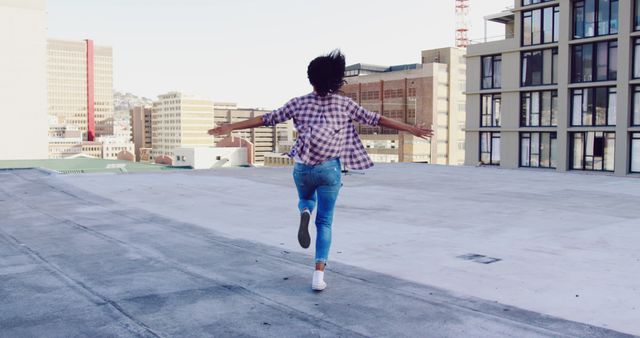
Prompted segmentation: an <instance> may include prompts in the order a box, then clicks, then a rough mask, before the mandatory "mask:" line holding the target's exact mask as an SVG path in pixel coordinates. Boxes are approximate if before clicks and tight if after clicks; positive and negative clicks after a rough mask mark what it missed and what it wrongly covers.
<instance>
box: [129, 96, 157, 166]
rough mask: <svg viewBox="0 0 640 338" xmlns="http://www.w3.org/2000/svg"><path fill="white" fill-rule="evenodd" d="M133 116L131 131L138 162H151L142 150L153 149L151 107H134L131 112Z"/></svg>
mask: <svg viewBox="0 0 640 338" xmlns="http://www.w3.org/2000/svg"><path fill="white" fill-rule="evenodd" d="M129 113H130V115H131V122H130V124H131V131H132V135H133V144H134V146H135V152H134V153H135V156H136V161H138V162H140V161H149V158H148V157H147V156H143V155H146V153H144V151H141V150H140V149H151V133H152V132H151V130H152V126H151V114H152V109H151V107H143V106H138V107H133V108H132V109H131V110H130V111H129Z"/></svg>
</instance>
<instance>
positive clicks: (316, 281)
mask: <svg viewBox="0 0 640 338" xmlns="http://www.w3.org/2000/svg"><path fill="white" fill-rule="evenodd" d="M326 287H327V283H325V282H324V271H318V270H316V271H314V272H313V281H312V282H311V289H313V290H314V291H322V290H324V289H325V288H326Z"/></svg>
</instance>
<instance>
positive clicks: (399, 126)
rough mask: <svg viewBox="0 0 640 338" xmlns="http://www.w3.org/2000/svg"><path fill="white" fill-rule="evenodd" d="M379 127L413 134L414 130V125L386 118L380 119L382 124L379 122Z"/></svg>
mask: <svg viewBox="0 0 640 338" xmlns="http://www.w3.org/2000/svg"><path fill="white" fill-rule="evenodd" d="M378 125H379V126H382V127H386V128H391V129H395V130H400V131H406V132H411V131H412V128H413V126H412V125H409V124H406V123H402V122H400V121H396V120H392V119H389V118H386V117H384V116H382V117H380V122H378Z"/></svg>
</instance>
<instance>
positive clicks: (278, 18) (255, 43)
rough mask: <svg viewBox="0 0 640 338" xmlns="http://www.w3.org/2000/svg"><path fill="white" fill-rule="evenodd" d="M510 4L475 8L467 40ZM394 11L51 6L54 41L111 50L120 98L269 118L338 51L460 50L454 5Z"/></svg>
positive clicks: (357, 6) (410, 58) (279, 5)
mask: <svg viewBox="0 0 640 338" xmlns="http://www.w3.org/2000/svg"><path fill="white" fill-rule="evenodd" d="M331 5H333V7H332V6H331ZM510 5H512V2H511V1H504V0H500V1H492V3H491V4H483V6H482V7H480V6H479V5H478V3H477V2H476V3H471V13H470V16H469V21H470V29H471V31H470V34H469V36H470V38H472V39H478V38H481V37H482V36H483V35H484V27H483V25H484V24H483V20H482V17H483V16H485V15H488V14H493V13H494V12H497V11H500V10H502V9H504V8H505V7H508V6H510ZM427 7H428V8H427ZM392 9H393V11H394V12H396V14H397V13H402V15H389V6H385V5H384V3H383V2H381V1H368V2H364V1H354V2H350V3H348V4H343V3H339V2H337V1H330V2H328V4H327V5H325V6H322V7H317V6H311V5H306V4H300V3H299V2H294V1H292V0H279V1H276V2H275V3H274V2H269V4H266V3H261V2H257V1H243V2H233V3H226V2H225V3H222V2H215V1H203V0H187V1H181V2H179V4H178V3H177V2H176V1H169V0H163V1H153V2H151V1H147V0H139V1H136V2H131V1H128V2H125V1H122V0H117V1H110V2H108V3H104V2H98V1H77V0H51V1H49V2H48V33H47V35H48V37H49V38H61V39H85V38H90V39H93V40H95V41H96V43H98V44H105V45H109V46H112V47H113V50H114V89H115V90H118V91H122V92H130V93H134V94H135V95H139V96H144V97H148V98H153V99H156V98H157V96H158V95H159V94H162V93H165V92H168V91H172V90H179V91H184V92H189V93H193V94H197V95H201V96H206V97H210V98H211V99H213V100H222V101H233V102H238V103H239V104H240V105H242V106H252V107H264V108H269V109H272V108H277V107H278V106H280V105H282V104H284V103H285V102H286V101H287V100H288V99H289V98H290V97H292V96H298V95H302V94H305V93H307V92H309V91H310V90H311V88H310V86H309V84H308V82H307V80H306V66H307V63H308V62H309V61H310V60H311V59H312V58H313V57H315V56H317V55H320V54H324V53H327V52H329V51H330V50H332V49H334V48H341V49H342V50H343V52H344V53H345V54H346V55H347V63H349V64H352V63H360V62H362V63H373V64H402V63H416V62H419V60H417V59H416V57H415V55H416V51H419V50H423V49H430V48H439V47H444V46H452V45H453V43H454V26H455V17H454V14H455V13H454V3H453V1H450V2H446V3H444V2H443V3H433V4H431V3H429V4H427V3H425V2H419V1H413V0H411V1H409V0H407V1H402V2H400V3H396V6H394V7H393V8H392ZM219 13H224V14H219ZM80 14H82V15H80ZM351 15H354V18H357V20H349V17H350V16H351ZM381 19H382V21H381ZM445 27H446V29H445ZM489 29H490V30H489V33H488V35H489V36H493V35H498V34H500V32H499V26H498V27H492V26H491V25H490V26H489ZM432 32H433V33H432ZM294 46H295V47H298V48H296V49H294V48H292V47H294ZM248 77H251V81H247V78H248Z"/></svg>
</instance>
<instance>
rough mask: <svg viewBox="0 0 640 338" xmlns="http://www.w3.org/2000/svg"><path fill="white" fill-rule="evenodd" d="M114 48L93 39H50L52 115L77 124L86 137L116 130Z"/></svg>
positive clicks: (103, 134) (48, 49)
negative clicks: (97, 42) (114, 121)
mask: <svg viewBox="0 0 640 338" xmlns="http://www.w3.org/2000/svg"><path fill="white" fill-rule="evenodd" d="M112 54H113V52H112V49H111V47H108V46H96V45H94V43H93V41H92V40H83V41H71V40H58V39H49V40H48V42H47V81H48V88H49V89H48V101H49V109H48V110H49V115H51V116H54V117H56V118H57V123H56V124H63V125H73V126H76V127H77V128H78V129H79V130H80V131H82V133H83V135H84V136H83V138H84V140H87V141H93V140H94V139H95V137H97V136H106V135H112V134H113V56H112Z"/></svg>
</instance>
